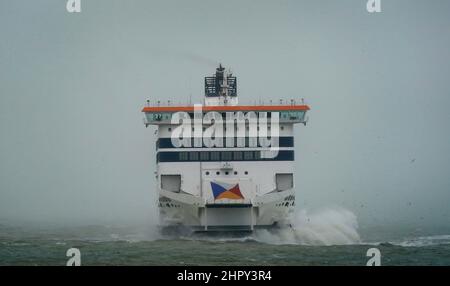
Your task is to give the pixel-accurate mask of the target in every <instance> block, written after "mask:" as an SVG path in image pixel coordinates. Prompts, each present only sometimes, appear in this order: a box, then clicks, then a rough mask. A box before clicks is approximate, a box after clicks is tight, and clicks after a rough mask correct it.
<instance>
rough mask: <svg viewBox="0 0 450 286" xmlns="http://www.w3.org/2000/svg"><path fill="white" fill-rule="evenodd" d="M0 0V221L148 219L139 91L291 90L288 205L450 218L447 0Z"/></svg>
mask: <svg viewBox="0 0 450 286" xmlns="http://www.w3.org/2000/svg"><path fill="white" fill-rule="evenodd" d="M65 2H66V1H63V0H40V1H23V0H1V1H0V136H1V137H0V138H1V140H0V222H1V221H2V220H21V221H23V220H25V221H34V220H38V221H60V222H68V223H69V222H80V221H83V222H92V223H98V222H121V221H145V220H148V219H150V218H151V217H152V216H154V214H155V212H154V200H155V194H154V191H153V190H154V188H153V186H154V176H153V171H154V167H155V163H154V161H155V160H154V157H155V154H154V153H155V152H154V150H155V148H154V146H153V142H154V140H153V129H151V128H148V129H145V128H144V126H143V124H142V118H143V115H142V114H141V113H140V109H141V107H142V106H143V105H144V103H145V100H146V99H147V98H151V99H152V100H154V99H162V100H166V99H172V100H175V101H177V100H180V101H187V100H188V98H189V96H190V94H191V95H192V99H193V101H196V100H197V101H199V100H200V99H201V98H202V96H203V77H204V76H206V75H209V74H211V73H212V72H213V71H214V64H213V63H214V62H222V63H223V64H224V65H225V66H227V67H231V68H232V70H233V71H234V73H235V75H236V76H237V77H238V82H239V86H238V93H239V95H240V98H241V99H242V100H243V101H250V100H255V99H258V100H259V99H260V98H261V99H265V100H268V99H278V98H280V97H281V98H288V99H289V98H292V97H295V98H301V97H304V98H305V99H306V100H307V102H308V103H309V104H310V106H311V108H312V110H311V112H310V113H309V118H310V122H309V124H308V125H307V126H306V127H303V126H301V127H298V128H297V129H296V131H297V135H296V140H297V144H296V158H297V162H296V172H297V175H296V185H297V200H298V206H299V208H316V207H321V206H330V205H338V206H343V207H346V208H348V209H349V210H351V211H353V212H355V214H356V215H357V216H358V218H359V219H360V224H367V225H370V224H385V223H396V222H398V223H409V224H412V225H416V226H423V225H429V224H433V225H438V226H441V225H449V222H450V203H449V202H450V176H449V174H450V173H449V170H450V128H449V127H448V126H447V125H448V123H449V122H450V113H449V111H448V108H449V107H450V84H449V80H448V78H449V74H450V49H449V46H450V17H449V15H450V1H446V0H433V1H424V0H422V1H412V0H410V1H406V0H395V1H392V0H382V8H383V12H382V13H379V14H369V13H367V11H366V9H365V5H366V1H365V0H340V1H336V0H328V1H325V0H321V1H318V0H315V1H313V0H310V1H210V0H209V1H206V0H205V1H144V0H142V1H138V0H134V1H125V0H123V1H118V0H115V1H106V0H95V1H94V0H82V9H83V12H82V13H81V14H69V13H67V12H66V10H65Z"/></svg>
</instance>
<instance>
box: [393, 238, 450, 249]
mask: <svg viewBox="0 0 450 286" xmlns="http://www.w3.org/2000/svg"><path fill="white" fill-rule="evenodd" d="M390 244H392V245H397V246H403V247H425V246H436V245H446V244H448V245H450V235H431V236H420V237H414V238H409V239H405V240H402V241H392V242H390Z"/></svg>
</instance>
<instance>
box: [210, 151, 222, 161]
mask: <svg viewBox="0 0 450 286" xmlns="http://www.w3.org/2000/svg"><path fill="white" fill-rule="evenodd" d="M210 160H211V161H220V153H219V152H211V158H210Z"/></svg>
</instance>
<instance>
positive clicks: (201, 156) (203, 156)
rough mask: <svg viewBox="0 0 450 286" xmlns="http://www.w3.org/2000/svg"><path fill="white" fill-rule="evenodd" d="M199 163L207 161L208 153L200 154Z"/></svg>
mask: <svg viewBox="0 0 450 286" xmlns="http://www.w3.org/2000/svg"><path fill="white" fill-rule="evenodd" d="M200 161H209V152H200Z"/></svg>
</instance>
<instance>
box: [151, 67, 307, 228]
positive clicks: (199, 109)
mask: <svg viewBox="0 0 450 286" xmlns="http://www.w3.org/2000/svg"><path fill="white" fill-rule="evenodd" d="M308 110H309V107H308V105H306V104H304V102H303V99H301V100H294V99H290V100H277V101H276V102H274V101H270V102H268V103H267V104H264V103H262V102H260V103H259V104H258V103H253V104H244V105H240V104H239V102H238V95H237V78H236V77H235V76H233V74H232V73H231V72H230V71H229V70H226V69H225V68H223V67H222V65H220V66H219V67H218V68H217V69H216V71H215V74H213V75H212V76H207V77H205V95H204V99H203V103H202V104H198V105H191V104H187V105H176V104H173V103H171V102H170V101H168V102H167V103H166V104H164V103H162V101H157V102H155V103H150V100H147V105H146V106H145V107H144V108H143V109H142V112H144V114H145V117H144V123H145V125H146V127H148V126H150V125H153V126H156V130H155V134H157V136H156V137H157V138H155V139H156V152H157V156H156V171H155V175H156V181H157V186H156V190H157V192H158V198H159V221H160V226H161V227H162V229H163V230H167V229H179V228H188V229H190V230H193V231H206V232H209V231H233V230H237V231H253V230H254V229H256V228H270V227H281V226H286V225H290V220H289V219H290V215H291V214H292V213H293V212H294V208H295V191H294V187H295V184H294V169H295V166H294V159H295V150H294V125H295V124H297V123H303V124H304V125H306V122H307V118H306V116H305V114H306V112H307V111H308ZM239 119H241V121H239ZM238 121H239V122H238ZM186 122H187V123H186ZM188 123H189V124H188ZM192 123H194V124H192ZM182 135H186V136H184V138H183V136H182ZM268 142H269V143H271V144H268ZM274 143H275V144H274Z"/></svg>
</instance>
